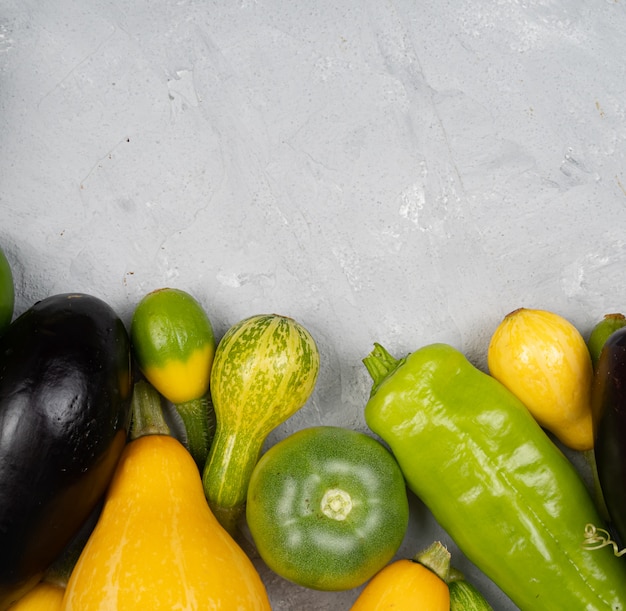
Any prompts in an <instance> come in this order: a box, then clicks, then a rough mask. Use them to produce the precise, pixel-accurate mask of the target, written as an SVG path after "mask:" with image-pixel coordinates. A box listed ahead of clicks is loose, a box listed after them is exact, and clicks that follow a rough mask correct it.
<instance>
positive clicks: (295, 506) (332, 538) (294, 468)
mask: <svg viewBox="0 0 626 611" xmlns="http://www.w3.org/2000/svg"><path fill="white" fill-rule="evenodd" d="M329 499H330V503H329ZM329 504H330V507H329ZM408 516H409V509H408V501H407V493H406V486H405V483H404V478H403V476H402V472H401V471H400V468H399V467H398V464H397V463H396V461H395V460H394V458H393V457H392V456H391V454H390V453H389V451H388V450H387V449H386V448H384V447H383V446H382V445H381V444H380V443H379V442H378V441H376V440H375V439H373V438H372V437H370V436H368V435H365V434H363V433H359V432H357V431H354V430H349V429H344V428H339V427H332V426H317V427H311V428H307V429H301V430H299V431H297V432H296V433H293V434H292V435H290V436H289V437H287V438H285V439H283V440H282V441H280V442H278V443H277V444H276V445H274V446H272V447H271V448H270V449H269V450H268V451H267V452H266V453H265V454H264V455H263V457H262V458H261V460H260V461H259V463H258V464H257V466H256V467H255V469H254V471H253V473H252V478H251V481H250V487H249V489H248V499H247V506H246V517H247V521H248V526H249V527H250V532H251V533H252V536H253V538H254V541H255V544H256V547H257V549H258V550H259V553H260V554H261V557H262V558H263V560H264V561H265V562H266V563H267V565H268V566H269V567H270V568H271V569H272V570H274V571H275V572H276V573H278V574H279V575H281V576H282V577H284V578H286V579H289V580H291V581H292V582H294V583H297V584H299V585H302V586H306V587H309V588H314V589H318V590H329V591H335V590H346V589H351V588H355V587H357V586H360V585H361V584H363V583H364V582H365V581H366V580H368V579H369V578H370V577H372V576H373V575H374V574H375V573H376V572H377V571H379V570H380V569H382V568H383V567H384V566H385V565H386V564H387V563H388V562H389V561H390V560H391V559H392V557H393V556H394V554H395V553H396V551H397V550H398V548H399V546H400V544H401V543H402V540H403V538H404V535H405V532H406V528H407V524H408Z"/></svg>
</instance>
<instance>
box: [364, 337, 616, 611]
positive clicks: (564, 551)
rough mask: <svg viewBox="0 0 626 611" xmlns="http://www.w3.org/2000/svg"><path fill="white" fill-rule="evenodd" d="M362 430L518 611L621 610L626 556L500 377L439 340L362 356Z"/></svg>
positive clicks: (571, 473) (582, 488) (563, 460)
mask: <svg viewBox="0 0 626 611" xmlns="http://www.w3.org/2000/svg"><path fill="white" fill-rule="evenodd" d="M363 362H364V364H365V366H366V367H367V369H368V371H369V373H370V375H371V376H372V378H373V381H374V384H373V387H372V394H371V396H370V399H369V401H368V403H367V405H366V407H365V420H366V422H367V424H368V426H369V427H370V429H371V430H372V431H373V432H374V433H375V434H377V435H378V436H379V437H381V438H382V439H383V440H384V441H385V442H386V443H387V444H388V445H389V447H390V449H391V450H392V452H393V454H394V455H395V457H396V459H397V461H398V464H399V465H400V467H401V469H402V471H403V473H404V476H405V478H406V480H407V484H408V486H409V488H410V489H411V490H412V491H413V492H414V493H415V494H416V495H417V496H418V497H419V498H421V499H422V501H423V502H424V503H425V504H426V505H427V506H428V508H429V509H430V510H431V512H432V514H433V515H434V517H435V518H436V520H437V521H438V522H439V524H440V525H441V526H442V527H443V528H444V529H445V530H446V531H447V532H448V534H449V535H450V536H451V537H452V538H453V539H454V540H455V542H456V543H457V545H458V546H459V548H460V549H461V550H462V551H463V552H464V553H465V555H466V556H467V557H468V558H469V559H470V560H471V561H472V562H473V563H474V564H475V565H476V566H477V567H478V568H480V569H481V570H482V571H483V572H484V573H485V574H486V575H487V576H488V577H489V578H490V579H492V580H493V581H494V582H495V583H496V584H497V585H498V586H499V587H500V588H501V589H502V590H503V591H504V592H505V593H506V594H507V595H508V596H509V597H510V598H511V600H512V601H513V602H514V603H515V604H516V605H517V606H518V607H519V608H520V609H522V610H524V611H526V610H528V611H531V610H532V611H542V610H555V611H557V610H558V611H562V610H564V609H572V610H574V609H585V610H586V611H600V610H606V611H608V610H610V611H619V610H625V609H626V563H625V562H624V559H621V558H617V557H615V556H614V555H613V553H612V552H611V551H610V550H608V549H600V550H589V549H586V548H585V546H584V544H583V543H584V536H585V530H586V527H587V525H588V524H602V519H601V518H600V516H599V514H598V511H597V509H596V507H595V505H594V503H593V501H592V499H591V496H590V495H589V493H588V490H587V488H586V486H585V484H584V482H583V480H582V479H581V477H580V476H579V474H578V472H577V471H576V470H575V468H574V467H573V466H572V463H570V461H569V460H568V459H567V458H566V457H565V455H564V454H563V453H562V452H561V451H560V450H559V449H558V448H557V446H556V445H555V444H554V443H553V442H552V441H551V440H550V438H549V437H548V436H547V435H546V433H545V432H544V431H543V430H542V429H541V427H540V426H539V425H538V424H537V422H536V421H535V420H534V418H533V417H532V416H531V414H530V412H529V411H528V410H527V408H526V407H525V406H524V405H523V404H522V403H521V402H520V401H519V400H518V399H517V398H516V397H515V396H514V395H513V394H512V393H511V392H510V391H509V390H507V389H506V388H505V387H504V386H503V385H502V384H501V383H500V382H498V381H497V380H495V379H494V378H493V377H491V376H489V375H487V374H486V373H483V372H482V371H480V370H479V369H477V368H476V367H474V366H473V365H472V364H471V363H470V362H469V361H468V360H467V359H466V357H465V356H464V355H463V354H462V353H461V352H459V351H458V350H456V349H455V348H453V347H451V346H448V345H446V344H433V345H430V346H425V347H424V348H421V349H420V350H417V351H415V352H413V353H411V354H409V355H408V356H407V357H406V358H404V359H401V360H398V359H395V358H394V357H392V356H391V355H390V354H389V353H388V352H387V351H386V350H385V349H384V348H383V347H382V346H380V345H379V344H375V348H374V350H373V351H372V352H371V353H370V355H369V356H367V357H366V358H365V359H364V360H363Z"/></svg>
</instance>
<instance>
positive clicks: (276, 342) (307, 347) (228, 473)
mask: <svg viewBox="0 0 626 611" xmlns="http://www.w3.org/2000/svg"><path fill="white" fill-rule="evenodd" d="M319 365H320V357H319V352H318V349H317V345H316V344H315V341H314V339H313V337H312V336H311V334H310V333H309V332H308V331H307V330H306V329H305V328H304V327H303V326H302V325H300V324H299V323H297V322H296V321H295V320H293V319H292V318H288V317H285V316H280V315H277V314H262V315H257V316H252V317H250V318H247V319H245V320H242V321H240V322H239V323H237V324H235V325H234V326H232V327H231V328H230V329H229V330H228V331H227V332H226V334H225V335H224V337H223V338H222V340H221V341H220V342H219V344H218V346H217V350H216V352H215V360H214V361H213V368H212V370H211V384H210V388H211V396H212V398H213V405H214V408H215V413H216V416H217V428H216V431H215V437H214V440H213V445H212V447H211V451H210V454H209V458H208V460H207V464H206V466H205V468H204V473H203V484H204V491H205V494H206V497H207V500H208V502H209V505H210V507H211V509H212V510H213V512H214V513H215V516H216V517H217V519H218V520H219V521H220V523H221V524H222V525H223V526H224V527H225V528H226V530H227V531H229V532H230V533H231V534H232V533H234V532H235V531H236V526H237V522H238V520H239V518H240V517H241V515H242V514H243V510H244V506H245V499H246V494H247V491H248V484H249V481H250V476H251V474H252V471H253V469H254V466H255V465H256V463H257V461H258V459H259V455H260V452H261V448H262V445H263V443H264V441H265V439H266V438H267V436H268V435H269V433H270V432H271V431H272V430H273V429H274V428H276V427H277V426H278V425H279V424H281V423H282V422H284V421H285V420H287V418H289V417H290V416H291V415H293V414H294V413H295V412H296V411H298V410H299V409H300V408H301V407H302V406H303V405H304V404H305V403H306V401H307V400H308V399H309V396H310V395H311V393H312V391H313V388H314V386H315V382H316V380H317V375H318V372H319Z"/></svg>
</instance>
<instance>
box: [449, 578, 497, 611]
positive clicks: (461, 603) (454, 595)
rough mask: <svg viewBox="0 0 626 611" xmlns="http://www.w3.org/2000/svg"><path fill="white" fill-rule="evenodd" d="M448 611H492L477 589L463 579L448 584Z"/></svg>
mask: <svg viewBox="0 0 626 611" xmlns="http://www.w3.org/2000/svg"><path fill="white" fill-rule="evenodd" d="M448 589H449V590H450V611H493V607H492V606H491V605H490V604H489V603H488V602H487V600H486V599H485V597H484V596H483V595H482V594H481V593H480V591H479V590H478V588H477V587H476V586H475V585H474V584H472V583H470V582H469V581H466V580H465V579H456V580H452V581H449V582H448Z"/></svg>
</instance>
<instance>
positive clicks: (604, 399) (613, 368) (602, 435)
mask: <svg viewBox="0 0 626 611" xmlns="http://www.w3.org/2000/svg"><path fill="white" fill-rule="evenodd" d="M591 396H592V409H593V413H594V421H595V445H594V457H595V463H596V468H597V477H598V483H599V485H600V488H601V490H602V496H603V497H604V503H605V505H606V509H607V511H608V514H609V517H610V520H611V523H612V528H613V530H614V535H615V536H616V538H617V539H618V543H620V544H621V545H625V544H626V327H622V328H621V329H618V330H617V331H615V332H613V333H612V334H611V336H610V337H609V338H608V339H607V340H606V342H605V343H604V346H603V348H602V351H601V352H600V357H599V359H598V364H597V367H596V371H595V374H594V381H593V385H592V392H591Z"/></svg>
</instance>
